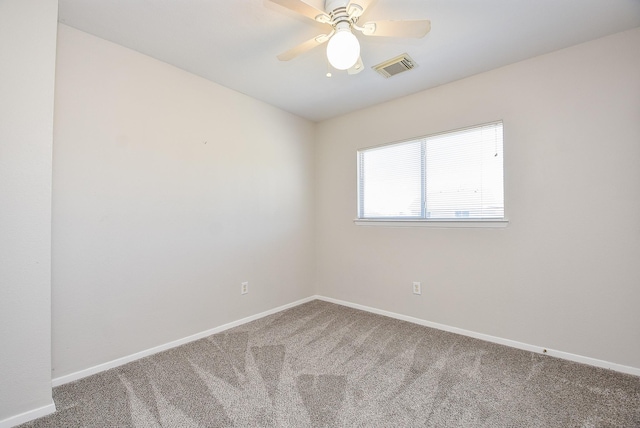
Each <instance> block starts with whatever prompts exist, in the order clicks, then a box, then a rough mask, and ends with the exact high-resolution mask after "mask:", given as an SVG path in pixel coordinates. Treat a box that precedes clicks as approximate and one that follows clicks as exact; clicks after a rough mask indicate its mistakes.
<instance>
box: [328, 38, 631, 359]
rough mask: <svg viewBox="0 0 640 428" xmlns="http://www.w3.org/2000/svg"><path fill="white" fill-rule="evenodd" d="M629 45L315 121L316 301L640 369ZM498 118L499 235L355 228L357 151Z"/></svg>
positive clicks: (562, 55) (572, 51)
mask: <svg viewBox="0 0 640 428" xmlns="http://www.w3.org/2000/svg"><path fill="white" fill-rule="evenodd" d="M638 46H640V29H635V30H632V31H629V32H624V33H619V34H616V35H613V36H610V37H607V38H603V39H599V40H596V41H593V42H590V43H586V44H583V45H578V46H575V47H572V48H569V49H566V50H562V51H558V52H555V53H552V54H548V55H545V56H541V57H537V58H534V59H531V60H527V61H524V62H521V63H517V64H514V65H510V66H507V67H504V68H501V69H497V70H493V71H490V72H487V73H484V74H480V75H477V76H474V77H471V78H468V79H464V80H460V81H457V82H454V83H451V84H448V85H444V86H441V87H438V88H435V89H432V90H428V91H425V92H422V93H418V94H414V95H412V96H408V97H405V98H402V99H398V100H395V101H392V102H388V103H385V104H381V105H378V106H374V107H371V108H368V109H365V110H361V111H358V112H355V113H353V114H350V115H346V116H342V117H339V118H336V119H334V120H330V121H327V122H323V123H321V124H319V125H318V135H317V143H318V146H317V149H316V151H317V186H318V187H317V206H318V211H317V254H318V285H317V286H318V294H321V295H324V296H328V297H333V298H336V299H341V300H345V301H349V302H354V303H358V304H362V305H366V306H369V307H374V308H379V309H383V310H387V311H391V312H395V313H400V314H405V315H409V316H413V317H417V318H420V319H424V320H428V321H432V322H437V323H441V324H445V325H449V326H452V327H458V328H462V329H466V330H470V331H475V332H479V333H483V334H488V335H491V336H497V337H500V338H505V339H510V340H515V341H518V342H523V343H528V344H532V345H539V346H544V347H549V348H552V349H556V350H560V351H564V352H568V353H573V354H577V355H582V356H586V357H591V358H595V359H600V360H604V361H609V362H613V363H617V364H621V365H625V366H630V367H635V368H640V329H639V328H638V327H639V326H640V310H639V309H638V303H639V302H640V262H639V261H640V222H639V221H638V219H639V215H638V213H640V167H639V165H640V49H638ZM395 78H398V79H401V78H402V76H396V77H394V79H395ZM381 84H384V82H381ZM495 120H503V121H504V156H505V204H506V205H505V207H506V212H507V217H508V218H509V220H510V224H509V226H508V227H507V228H502V229H486V228H484V229H434V228H420V227H406V228H390V227H367V226H356V225H354V223H353V219H354V218H355V216H356V150H357V149H359V148H363V147H368V146H374V145H378V144H383V143H388V142H393V141H399V140H403V139H407V138H411V137H416V136H421V135H428V134H432V133H437V132H442V131H447V130H451V129H456V128H460V127H465V126H470V125H476V124H481V123H485V122H490V121H495ZM412 281H421V282H422V295H421V296H416V295H413V294H412V287H411V285H412Z"/></svg>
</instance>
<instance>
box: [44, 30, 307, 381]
mask: <svg viewBox="0 0 640 428" xmlns="http://www.w3.org/2000/svg"><path fill="white" fill-rule="evenodd" d="M55 107H56V115H55V127H54V141H55V144H54V165H53V167H54V173H53V377H54V378H57V377H59V376H62V375H66V374H69V373H74V372H76V371H79V370H83V369H87V368H90V367H93V366H95V365H97V364H100V363H105V362H109V361H112V360H114V359H116V358H119V357H123V356H128V355H131V354H133V353H136V352H139V351H144V350H147V349H149V348H152V347H155V346H159V345H163V344H165V343H168V342H171V341H174V340H178V339H182V338H184V337H187V336H189V335H192V334H196V333H199V332H202V331H205V330H208V329H211V328H214V327H217V326H220V325H222V324H225V323H228V322H231V321H235V320H239V319H241V318H244V317H247V316H250V315H254V314H257V313H260V312H263V311H265V310H268V309H271V308H275V307H278V306H281V305H284V304H287V303H291V302H293V301H296V300H299V299H301V298H304V297H308V296H311V295H313V273H314V271H313V266H314V255H313V251H314V248H313V232H314V227H313V224H314V223H313V221H314V219H313V212H314V210H313V202H314V195H313V190H314V186H313V178H314V177H313V135H314V131H315V125H314V124H313V123H311V122H309V121H307V120H304V119H301V118H299V117H297V116H294V115H291V114H289V113H285V112H283V111H281V110H279V109H276V108H273V107H270V106H268V105H266V104H264V103H262V102H259V101H256V100H254V99H252V98H250V97H247V96H245V95H242V94H239V93H237V92H234V91H232V90H229V89H227V88H224V87H222V86H220V85H217V84H214V83H212V82H210V81H207V80H204V79H202V78H199V77H197V76H194V75H192V74H189V73H187V72H185V71H182V70H179V69H177V68H175V67H172V66H169V65H167V64H165V63H162V62H159V61H156V60H154V59H152V58H149V57H147V56H144V55H141V54H139V53H137V52H134V51H132V50H129V49H126V48H123V47H121V46H118V45H115V44H113V43H109V42H106V41H104V40H102V39H99V38H96V37H94V36H91V35H89V34H86V33H83V32H80V31H78V30H75V29H72V28H70V27H67V26H64V25H60V28H59V34H58V62H57V78H56V104H55ZM244 281H248V282H249V293H248V294H245V295H241V294H240V284H241V283H242V282H244Z"/></svg>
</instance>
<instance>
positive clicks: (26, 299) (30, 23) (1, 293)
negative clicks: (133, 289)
mask: <svg viewBox="0 0 640 428" xmlns="http://www.w3.org/2000/svg"><path fill="white" fill-rule="evenodd" d="M57 20H58V2H57V0H2V1H0V422H2V421H3V420H7V419H9V418H11V417H15V416H16V415H19V414H22V413H26V412H29V411H32V410H34V409H37V408H41V407H45V406H48V405H51V403H52V401H51V153H52V145H53V90H54V78H55V74H54V73H55V60H56V27H57Z"/></svg>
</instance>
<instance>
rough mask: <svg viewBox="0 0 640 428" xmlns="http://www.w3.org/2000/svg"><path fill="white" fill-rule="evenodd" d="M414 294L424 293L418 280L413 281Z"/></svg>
mask: <svg viewBox="0 0 640 428" xmlns="http://www.w3.org/2000/svg"><path fill="white" fill-rule="evenodd" d="M413 294H418V295H420V294H422V286H421V285H420V283H419V282H417V281H414V283H413Z"/></svg>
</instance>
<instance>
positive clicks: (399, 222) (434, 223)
mask: <svg viewBox="0 0 640 428" xmlns="http://www.w3.org/2000/svg"><path fill="white" fill-rule="evenodd" d="M353 222H354V223H355V224H356V226H383V227H435V228H445V229H449V228H451V229H457V228H469V227H476V228H502V227H507V226H508V225H509V220H507V219H487V220H479V219H470V220H424V219H377V218H366V219H365V218H357V219H355V220H353Z"/></svg>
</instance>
